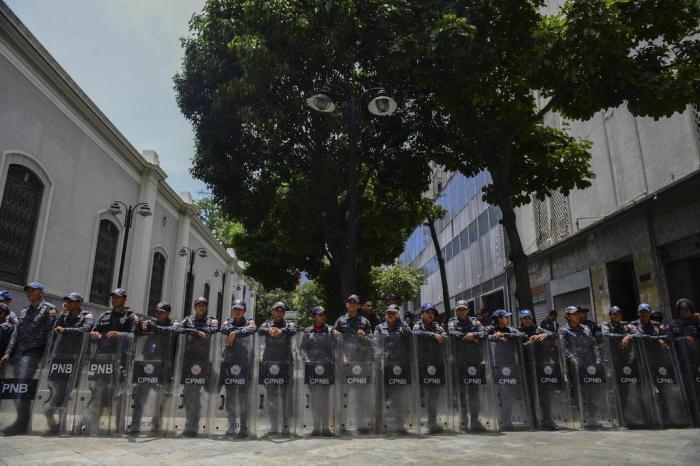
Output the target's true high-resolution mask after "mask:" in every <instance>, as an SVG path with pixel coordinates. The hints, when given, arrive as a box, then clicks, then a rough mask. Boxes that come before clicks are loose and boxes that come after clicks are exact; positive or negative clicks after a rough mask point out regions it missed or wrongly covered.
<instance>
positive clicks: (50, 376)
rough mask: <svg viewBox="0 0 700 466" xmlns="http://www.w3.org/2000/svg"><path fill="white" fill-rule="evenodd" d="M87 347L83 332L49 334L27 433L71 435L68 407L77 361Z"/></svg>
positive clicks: (77, 369)
mask: <svg viewBox="0 0 700 466" xmlns="http://www.w3.org/2000/svg"><path fill="white" fill-rule="evenodd" d="M87 346H88V334H87V333H86V332H78V331H75V332H70V331H66V332H64V333H59V334H53V335H52V337H51V339H50V340H49V344H48V353H47V358H46V364H45V365H44V367H43V368H42V369H41V371H40V374H39V385H38V389H37V394H36V398H35V401H34V405H33V409H32V427H31V432H32V433H35V434H54V435H56V434H61V435H67V434H70V433H71V430H72V425H73V424H72V421H73V417H74V415H73V413H71V412H69V409H68V407H69V406H70V405H71V401H72V399H73V396H74V390H75V386H76V384H77V382H78V375H79V374H80V362H81V357H82V356H83V354H84V352H85V350H86V348H87Z"/></svg>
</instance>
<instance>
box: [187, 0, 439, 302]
mask: <svg viewBox="0 0 700 466" xmlns="http://www.w3.org/2000/svg"><path fill="white" fill-rule="evenodd" d="M393 17H394V13H393V12H392V11H391V9H388V8H387V5H386V2H383V1H346V0H343V1H341V0H316V1H307V2H296V1H291V0H286V1H285V0H246V1H243V0H210V1H208V2H207V4H206V5H205V7H204V9H203V11H202V12H201V13H200V14H197V15H195V16H194V17H193V18H192V21H191V23H190V30H191V35H190V37H188V38H186V39H184V40H183V46H184V49H185V55H184V59H183V64H182V69H181V72H180V73H179V74H177V75H176V76H175V88H176V92H177V98H178V104H179V106H180V108H181V110H182V112H183V113H184V115H185V116H186V117H187V118H188V119H189V120H190V121H191V122H192V124H193V126H194V130H195V139H196V155H195V157H194V160H193V168H192V173H193V175H194V176H195V177H197V178H199V179H201V180H203V181H204V182H205V183H207V185H208V186H209V188H210V189H211V192H212V195H213V197H214V199H215V200H216V202H217V203H219V205H220V206H221V208H222V211H223V212H224V213H225V214H226V216H228V217H229V218H230V219H231V220H233V221H235V222H237V223H238V224H240V225H241V226H242V228H241V229H240V230H238V231H236V232H235V234H234V235H232V241H231V242H232V245H233V246H234V248H235V249H236V253H237V255H238V256H239V257H240V258H241V259H243V260H244V261H246V262H247V263H248V267H247V270H246V272H247V273H248V274H250V275H251V276H252V277H254V278H255V279H256V280H258V281H260V282H262V283H263V284H265V285H266V286H268V287H270V288H277V287H279V288H283V289H286V290H292V289H293V288H294V287H295V286H296V284H297V282H298V276H299V272H300V271H304V272H306V273H307V274H308V276H309V277H310V278H312V279H316V280H317V281H318V283H319V284H321V285H322V286H323V287H324V289H325V290H326V293H327V296H328V298H329V300H330V303H329V305H331V304H332V307H333V308H335V307H337V306H339V305H340V304H341V303H342V299H343V297H344V296H346V295H347V294H348V293H350V292H363V291H366V290H367V289H368V287H369V278H368V273H369V270H370V268H371V266H373V265H378V264H382V263H387V262H390V261H392V260H393V259H394V258H395V257H396V256H398V255H399V254H400V253H401V251H402V249H403V243H404V239H405V238H406V236H407V235H408V234H409V233H410V231H411V230H412V229H413V228H414V227H415V226H416V225H417V224H419V223H420V222H421V220H422V213H421V204H420V196H421V193H422V192H423V191H424V190H425V188H426V187H427V183H428V179H429V173H430V168H429V166H428V163H427V153H428V150H427V144H425V143H424V141H422V140H420V139H417V138H415V136H414V135H415V134H416V131H414V130H413V127H414V126H416V125H419V124H424V123H423V122H424V121H426V119H428V118H429V115H428V114H418V113H416V112H414V111H412V108H413V107H412V106H411V105H409V104H408V103H409V97H410V98H411V99H412V100H414V99H415V97H414V96H409V95H407V94H405V93H404V92H403V88H402V87H396V88H392V89H390V90H391V92H392V94H393V96H394V98H395V99H396V100H397V101H399V102H402V103H406V105H403V108H402V110H401V111H398V112H396V113H395V114H394V115H392V116H391V117H385V118H375V117H372V116H371V115H369V113H368V112H366V111H365V110H363V111H362V112H361V115H360V120H361V123H360V134H359V148H358V159H359V166H358V171H359V179H360V186H359V188H360V189H359V190H360V203H359V225H360V230H359V238H358V251H359V253H358V256H357V269H358V270H357V271H358V274H359V277H358V282H359V286H358V288H360V289H359V290H356V289H351V288H352V287H351V285H350V283H352V281H353V280H351V279H350V277H349V275H350V274H351V271H350V268H349V267H348V263H349V257H348V252H347V251H348V238H347V234H346V231H347V212H348V193H347V182H346V181H345V180H347V151H348V134H347V131H346V129H345V125H344V123H343V117H342V114H341V113H336V114H320V113H318V112H314V111H312V110H311V109H309V108H308V107H306V105H305V99H306V98H308V97H309V96H311V95H312V94H313V93H314V91H315V90H317V89H318V88H319V87H320V86H322V85H323V84H326V83H339V84H343V85H345V86H346V87H348V88H349V89H350V90H351V91H353V92H354V93H360V91H361V90H362V89H368V88H371V87H373V86H376V85H381V84H383V83H381V82H379V80H378V75H379V69H380V68H381V67H383V66H384V62H383V58H384V55H385V51H386V49H387V46H388V44H389V42H387V41H388V39H390V38H391V32H392V30H393V29H392V25H391V24H390V22H389V21H391V20H392V18H393ZM366 103H367V102H365V104H366ZM364 108H365V106H362V109H364Z"/></svg>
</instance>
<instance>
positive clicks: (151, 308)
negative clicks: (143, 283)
mask: <svg viewBox="0 0 700 466" xmlns="http://www.w3.org/2000/svg"><path fill="white" fill-rule="evenodd" d="M164 280H165V256H164V255H163V254H161V253H159V252H156V253H155V254H153V265H152V266H151V284H150V286H149V288H148V290H149V291H148V315H149V316H153V315H155V313H156V306H157V305H158V302H160V300H161V298H162V296H163V282H164Z"/></svg>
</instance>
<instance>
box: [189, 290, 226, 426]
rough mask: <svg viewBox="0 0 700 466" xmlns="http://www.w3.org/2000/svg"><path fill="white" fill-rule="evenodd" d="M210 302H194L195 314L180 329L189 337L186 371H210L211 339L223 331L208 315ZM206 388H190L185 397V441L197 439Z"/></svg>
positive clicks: (194, 385)
mask: <svg viewBox="0 0 700 466" xmlns="http://www.w3.org/2000/svg"><path fill="white" fill-rule="evenodd" d="M208 310H209V301H208V300H207V299H206V298H204V297H202V296H200V297H199V298H197V299H195V300H194V314H190V315H188V316H187V317H185V318H184V319H183V320H182V322H181V325H180V330H179V332H180V333H182V334H185V335H187V341H186V343H185V357H184V364H183V365H184V367H193V366H194V365H199V366H200V367H208V366H209V365H210V359H209V338H210V337H211V336H212V335H213V334H214V333H216V332H217V331H218V330H219V322H218V321H217V320H216V319H215V318H213V317H209V316H208V315H207V312H208ZM202 388H203V387H202V386H201V385H198V384H186V385H185V388H184V397H185V415H186V418H187V420H186V421H185V430H184V431H183V433H182V435H184V436H185V437H196V436H197V432H198V430H199V429H198V426H199V419H200V415H201V414H200V411H201V409H202V401H201V391H202Z"/></svg>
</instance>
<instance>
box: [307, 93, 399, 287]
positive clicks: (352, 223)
mask: <svg viewBox="0 0 700 466" xmlns="http://www.w3.org/2000/svg"><path fill="white" fill-rule="evenodd" d="M337 101H344V102H345V103H346V108H347V112H346V114H345V117H346V118H345V125H346V128H347V131H348V137H349V144H348V223H347V235H348V239H347V241H348V242H347V253H348V260H349V263H348V268H349V270H350V277H348V282H347V284H346V286H347V288H348V289H347V290H343V293H350V292H355V291H356V289H357V236H358V233H357V230H358V205H359V201H360V194H359V190H358V186H357V140H358V121H359V117H360V110H361V104H362V103H363V102H367V110H368V111H369V112H370V113H371V114H372V115H375V116H381V117H383V116H389V115H391V114H392V113H394V112H395V111H396V108H397V105H396V101H395V100H394V99H393V98H392V97H391V96H389V94H388V93H387V91H386V90H385V89H384V88H382V87H373V88H370V89H367V90H365V91H362V92H361V93H359V94H355V93H353V92H351V91H350V90H349V89H347V88H345V87H343V86H339V85H335V84H333V85H326V86H324V87H322V88H321V89H320V90H319V91H317V92H316V93H315V94H314V95H312V96H311V97H309V98H308V99H307V100H306V104H307V105H308V106H309V107H311V108H312V109H314V110H316V111H317V112H321V113H333V112H334V111H335V110H336V108H337V104H336V102H337Z"/></svg>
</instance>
